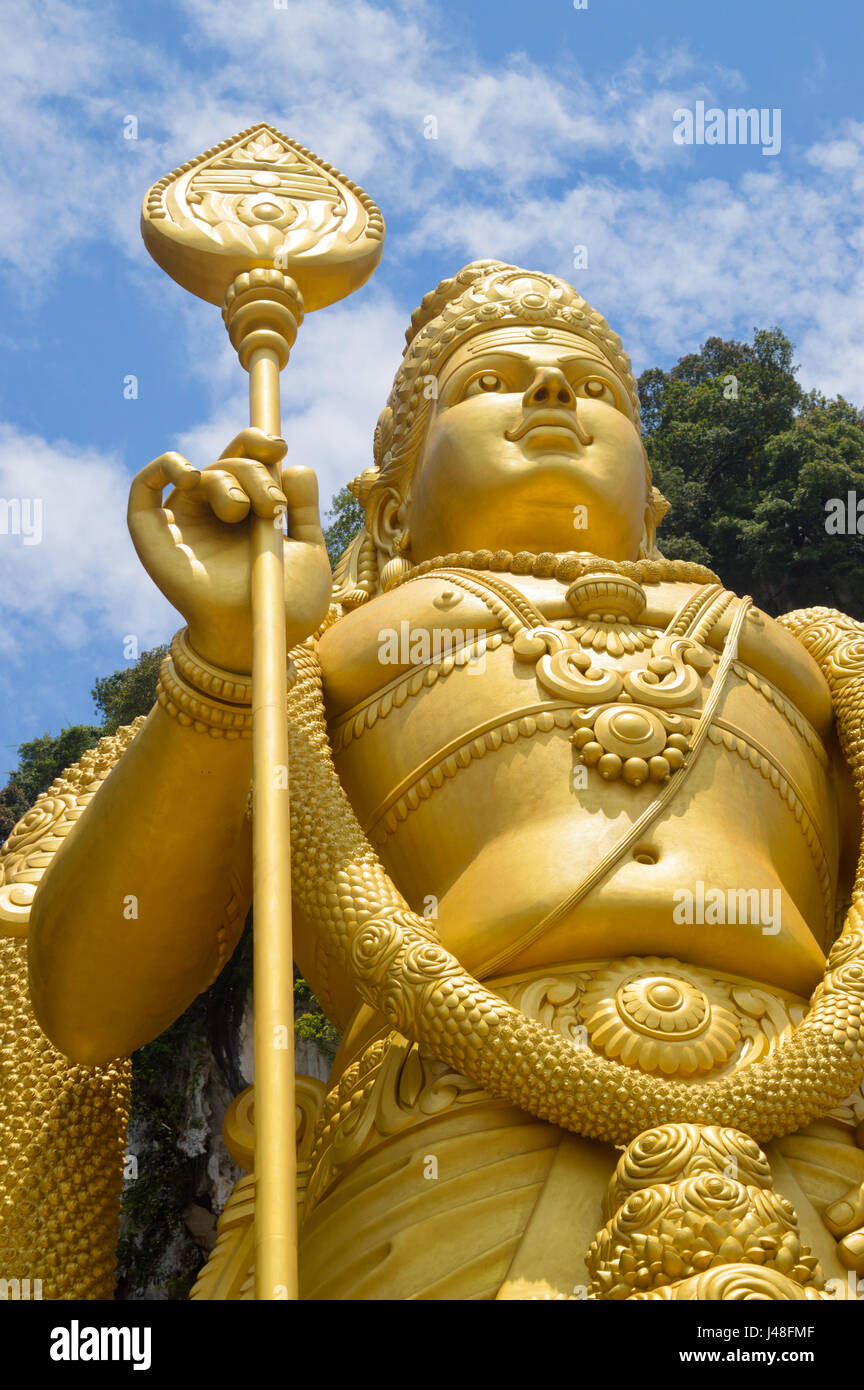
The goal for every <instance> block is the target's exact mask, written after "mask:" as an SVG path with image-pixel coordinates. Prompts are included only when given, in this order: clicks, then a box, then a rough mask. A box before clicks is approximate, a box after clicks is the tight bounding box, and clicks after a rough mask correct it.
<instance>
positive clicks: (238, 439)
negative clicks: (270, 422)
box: [219, 425, 288, 465]
mask: <svg viewBox="0 0 864 1390" xmlns="http://www.w3.org/2000/svg"><path fill="white" fill-rule="evenodd" d="M287 449H288V445H287V444H286V443H285V440H284V439H282V438H281V437H280V436H279V435H278V434H265V433H264V431H263V430H260V429H258V427H257V425H249V426H248V428H247V429H245V430H241V431H240V433H239V434H236V435H235V436H234V438H233V439H232V440H231V443H230V444H229V445H227V447H226V448H225V449H223V450H222V453H221V454H220V455H219V457H220V459H227V458H240V459H253V460H254V461H255V462H256V463H266V464H271V465H272V464H274V463H279V462H280V461H281V460H282V459H283V458H284V457H285V454H286V452H287Z"/></svg>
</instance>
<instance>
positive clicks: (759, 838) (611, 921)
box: [332, 645, 837, 994]
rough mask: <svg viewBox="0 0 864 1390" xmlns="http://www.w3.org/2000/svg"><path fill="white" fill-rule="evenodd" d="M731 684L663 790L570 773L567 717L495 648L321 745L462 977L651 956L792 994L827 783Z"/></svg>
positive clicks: (807, 974)
mask: <svg viewBox="0 0 864 1390" xmlns="http://www.w3.org/2000/svg"><path fill="white" fill-rule="evenodd" d="M736 669H737V672H738V674H731V673H730V677H729V680H728V683H727V687H726V689H725V691H724V694H723V696H722V699H721V702H720V705H719V707H718V710H717V713H716V718H715V723H714V725H713V727H712V731H711V738H710V739H708V740H707V741H706V742H705V743H704V745H703V747H702V750H701V752H700V754H699V756H698V759H697V760H696V762H695V765H694V766H693V768H692V770H691V771H690V772H689V773H687V774H686V777H685V775H684V774H683V773H681V772H676V773H675V774H674V775H673V777H672V779H671V782H669V783H661V784H659V785H658V784H655V783H650V782H648V783H645V784H644V785H642V786H639V787H635V786H630V785H628V784H627V783H625V782H624V781H622V780H617V781H612V782H607V781H604V780H603V778H602V777H601V776H600V775H599V774H598V772H597V770H596V768H590V769H588V770H587V771H586V769H585V768H584V767H582V765H581V764H580V763H579V762H578V752H577V749H576V748H575V747H574V745H573V744H572V743H571V736H572V734H573V732H574V723H578V716H576V715H575V711H574V707H573V705H572V704H569V705H568V704H567V703H566V702H564V701H556V700H554V699H552V698H550V697H549V695H548V694H547V693H545V692H544V691H542V690H540V689H538V686H537V683H536V682H535V680H534V678H533V674H532V673H531V672H530V671H528V670H526V671H525V672H524V675H523V674H522V673H521V672H520V668H519V666H518V664H516V663H514V662H513V659H512V652H511V651H510V649H509V648H508V647H507V646H506V645H503V646H501V647H500V648H498V650H497V651H495V652H494V653H492V654H490V655H489V656H488V657H487V669H486V672H485V673H484V674H478V675H474V676H472V675H471V674H469V673H468V671H467V670H466V669H464V668H461V669H460V668H458V667H457V668H456V669H454V670H453V671H452V672H451V673H449V674H447V675H443V676H439V677H438V678H437V679H436V680H435V681H434V683H432V684H431V685H428V686H427V685H425V684H418V682H417V681H415V682H414V686H415V687H417V688H413V687H411V686H410V685H405V686H404V688H403V689H402V690H399V691H398V692H396V693H395V694H394V692H393V691H391V692H390V694H391V699H390V700H389V701H387V702H386V703H384V704H382V703H381V700H380V698H379V699H378V700H377V702H376V701H373V702H370V704H369V705H367V706H366V707H364V711H362V712H360V714H359V717H358V712H357V711H355V712H354V713H353V715H352V718H351V720H349V721H342V723H341V724H340V725H339V726H336V727H334V729H333V731H332V732H333V742H334V749H335V756H336V765H337V768H338V771H339V774H340V777H341V778H342V780H343V783H344V785H345V787H346V790H347V791H348V794H349V796H350V798H351V800H352V803H353V805H354V807H355V810H356V812H357V814H358V817H359V819H360V821H361V823H362V824H363V825H364V827H365V828H366V830H367V833H368V834H369V836H370V838H371V840H372V842H373V844H375V846H376V848H377V849H378V851H379V853H380V855H381V858H382V860H383V862H384V864H385V866H386V867H387V869H388V870H389V872H390V873H391V874H392V876H393V878H394V880H395V882H396V883H397V885H398V886H399V888H400V890H401V891H402V892H403V893H404V895H405V897H406V898H407V899H408V901H409V902H410V904H411V906H412V907H413V908H414V909H415V910H416V911H418V912H421V913H425V914H426V915H433V914H435V913H436V912H437V925H438V929H439V931H440V933H441V936H442V940H443V941H444V943H445V944H446V945H447V946H448V947H449V948H450V949H451V950H453V951H454V952H455V954H456V955H457V956H458V957H459V958H460V960H462V962H463V963H464V964H465V966H466V967H467V968H469V969H470V970H472V972H474V973H477V974H480V975H481V976H487V977H488V976H490V975H493V974H494V975H496V976H497V975H501V974H502V973H503V972H505V971H510V970H521V969H524V968H528V967H532V966H543V965H546V964H553V963H560V962H573V961H579V960H587V959H596V958H600V957H613V956H623V955H641V956H645V955H662V956H667V957H669V956H671V957H678V958H679V959H682V960H686V961H690V962H693V963H695V964H701V965H705V966H708V967H712V966H713V967H716V968H717V969H720V970H728V971H731V972H739V973H742V974H746V975H747V976H748V977H750V978H755V979H763V980H766V981H769V982H773V983H776V984H778V985H780V986H782V987H784V988H787V989H790V990H794V991H797V992H799V993H801V994H807V993H809V991H810V990H811V989H812V987H813V986H814V985H815V983H816V982H817V980H818V978H819V976H820V974H821V970H822V965H823V954H822V949H821V948H822V946H824V945H825V944H826V941H827V938H828V935H829V932H830V930H831V928H832V927H833V902H834V894H835V889H836V869H837V829H836V813H835V811H834V791H833V785H832V782H831V774H830V769H829V766H828V760H827V758H826V755H825V752H824V749H823V748H822V745H821V743H820V742H819V740H818V739H817V738H816V737H815V735H814V734H813V733H812V730H810V726H809V725H807V724H806V722H805V721H803V720H802V719H801V716H800V715H799V714H798V713H797V711H795V710H793V709H791V708H790V706H789V705H788V703H787V702H784V701H783V700H782V698H781V697H779V695H778V693H777V692H776V691H774V690H773V688H771V687H769V686H767V685H765V684H764V683H762V686H761V688H760V685H759V683H758V682H757V683H756V685H755V686H754V685H753V683H752V682H751V683H748V681H747V678H746V677H747V672H746V671H745V670H744V668H742V667H737V668H736ZM388 705H389V708H388V707H387V706H388ZM373 707H374V708H373ZM370 711H372V712H373V713H374V719H371V720H370V718H369V712H370ZM370 723H371V727H370ZM574 769H577V771H575V774H574ZM676 779H677V780H678V787H677V788H675V792H674V795H672V796H671V799H670V800H669V801H668V803H667V804H666V805H665V807H664V809H663V810H662V811H661V813H660V814H659V816H657V818H656V819H655V820H654V821H653V823H651V824H650V825H649V826H648V827H647V828H646V829H645V831H644V833H641V834H640V835H639V836H638V838H637V839H636V840H635V842H633V843H631V844H629V845H628V846H627V847H626V849H625V850H624V852H623V853H620V854H618V856H617V857H616V858H613V861H612V862H611V864H610V866H609V867H608V870H607V871H606V872H605V873H604V874H603V876H602V877H601V878H600V880H599V881H598V882H596V883H594V884H593V886H592V885H586V880H587V879H588V877H589V875H591V874H592V873H594V872H596V870H597V867H598V865H601V864H602V863H603V862H604V860H605V859H606V857H607V856H608V855H609V854H610V853H612V854H613V855H614V853H615V851H616V849H620V847H621V844H622V841H623V840H624V837H625V836H627V834H628V832H630V831H631V828H632V827H633V825H634V823H635V822H636V821H637V820H638V819H639V817H640V816H641V815H642V814H643V812H645V811H646V810H647V809H648V808H649V807H650V806H652V804H653V803H654V802H655V800H656V798H657V797H658V795H659V794H660V793H661V792H662V790H663V789H664V788H665V787H667V786H671V787H675V782H676ZM568 904H569V905H568ZM562 905H563V908H562ZM547 919H548V920H547Z"/></svg>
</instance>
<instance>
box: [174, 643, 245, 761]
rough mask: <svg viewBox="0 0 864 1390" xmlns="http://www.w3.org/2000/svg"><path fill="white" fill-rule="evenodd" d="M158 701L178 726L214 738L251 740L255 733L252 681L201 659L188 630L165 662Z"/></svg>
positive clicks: (175, 644)
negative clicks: (190, 639)
mask: <svg viewBox="0 0 864 1390" xmlns="http://www.w3.org/2000/svg"><path fill="white" fill-rule="evenodd" d="M156 701H157V703H158V704H159V705H161V707H162V709H164V710H165V712H166V714H170V715H171V717H172V718H174V719H176V720H177V721H178V723H180V724H185V725H188V726H189V727H191V728H193V729H194V730H195V732H196V733H199V734H210V735H211V737H213V738H227V739H235V738H249V736H250V734H251V732H252V708H251V706H252V682H251V680H250V679H249V678H247V677H245V676H242V675H239V674H238V673H237V672H235V671H223V670H222V669H221V668H220V667H218V666H213V665H211V663H210V662H208V661H205V660H204V659H203V657H200V656H198V654H197V652H195V651H193V649H192V647H191V646H190V645H189V639H188V634H187V629H185V628H184V629H182V630H181V631H180V632H178V633H176V634H175V636H174V637H173V639H172V641H171V650H170V652H169V654H168V656H166V658H165V660H164V661H163V662H162V666H161V668H160V671H159V680H158V682H157V685H156Z"/></svg>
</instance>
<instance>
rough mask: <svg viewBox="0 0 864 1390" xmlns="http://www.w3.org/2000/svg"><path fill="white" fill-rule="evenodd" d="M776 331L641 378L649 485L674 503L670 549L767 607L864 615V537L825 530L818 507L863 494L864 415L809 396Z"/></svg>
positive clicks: (667, 525)
mask: <svg viewBox="0 0 864 1390" xmlns="http://www.w3.org/2000/svg"><path fill="white" fill-rule="evenodd" d="M792 359H793V348H792V344H791V343H790V342H789V340H788V339H787V338H786V337H785V335H784V334H783V333H782V332H780V330H779V329H776V328H774V329H771V330H765V329H760V330H757V331H756V332H755V333H754V337H753V342H752V343H739V342H731V341H726V340H724V339H721V338H709V339H708V340H707V342H706V343H705V344H704V346H703V347H702V349H701V350H700V351H699V352H698V353H690V354H688V355H687V356H685V357H682V358H681V360H680V361H679V362H678V363H677V364H676V366H674V367H673V368H671V370H670V371H668V372H664V371H661V370H660V369H659V368H652V369H651V370H650V371H648V372H645V373H643V375H642V377H640V380H639V391H640V396H641V397H642V400H643V407H644V414H643V418H644V422H645V431H646V438H645V445H646V449H647V452H648V457H649V459H650V461H651V466H652V469H653V472H654V481H655V482H656V484H657V486H658V487H659V488H660V490H661V491H662V492H663V493H664V494H665V496H666V497H667V499H668V500H669V502H670V503H671V511H670V513H669V515H668V516H667V517H666V519H665V520H664V522H663V526H662V529H661V531H660V548H661V549H662V550H663V552H664V553H665V554H666V555H669V556H670V557H673V558H674V557H677V558H681V559H688V560H699V561H701V562H702V563H703V564H707V565H710V566H711V568H712V569H715V570H716V571H717V572H718V574H719V575H720V576H721V577H722V579H723V581H724V583H725V584H727V585H728V586H729V587H730V588H732V589H734V590H736V592H738V593H750V594H752V595H753V597H754V598H755V599H756V601H757V603H759V604H761V605H762V606H763V607H764V608H766V609H768V610H769V611H773V612H781V611H785V610H788V609H790V608H798V607H806V606H808V605H812V604H822V603H824V604H828V605H829V606H832V607H838V608H842V609H843V610H844V611H846V612H848V613H850V614H852V616H855V617H861V616H864V595H862V585H861V580H862V578H864V537H861V536H858V535H857V534H856V535H841V536H835V535H829V534H828V532H827V531H826V529H825V520H826V503H827V502H828V501H829V499H830V498H832V497H842V498H844V499H845V497H846V494H847V492H849V491H856V492H857V493H858V495H859V496H861V497H864V412H862V411H860V410H858V409H857V408H856V407H855V406H852V405H850V404H849V403H848V402H847V401H845V400H843V399H842V397H841V398H839V399H837V400H827V399H826V398H825V397H824V396H822V395H821V394H820V393H819V392H810V393H805V392H804V391H803V390H802V388H801V386H800V385H799V383H798V381H797V379H796V370H797V369H796V368H795V367H794V366H793V361H792Z"/></svg>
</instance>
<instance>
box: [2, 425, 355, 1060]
mask: <svg viewBox="0 0 864 1390" xmlns="http://www.w3.org/2000/svg"><path fill="white" fill-rule="evenodd" d="M284 451H285V445H284V441H282V440H279V439H272V438H270V437H269V436H266V435H264V434H263V433H262V432H261V431H259V430H252V429H249V430H244V431H243V432H242V433H241V434H240V435H238V436H237V438H236V439H234V440H232V442H231V444H230V445H229V446H228V448H227V449H226V450H225V452H224V454H223V455H222V457H221V459H220V460H219V461H218V462H217V463H216V464H214V465H213V466H212V467H210V468H207V469H204V470H202V471H200V472H199V470H197V469H195V468H192V467H191V466H190V465H189V464H188V463H187V462H186V460H185V459H183V458H181V457H180V455H178V454H164V455H162V457H161V458H159V459H156V460H155V461H154V462H153V463H151V464H148V466H147V467H146V468H145V469H143V470H142V471H141V473H139V474H138V476H137V477H136V478H135V480H134V482H133V484H132V489H131V492H130V499H129V528H130V531H131V534H132V539H133V541H134V544H135V548H136V550H137V551H138V555H139V557H140V559H141V561H142V563H143V564H144V567H145V569H147V571H148V573H149V574H150V575H151V577H152V578H153V579H154V580H155V582H156V583H157V584H158V586H159V588H160V589H161V590H162V591H163V593H164V594H165V595H166V597H167V598H168V599H169V600H170V601H171V602H172V603H173V604H174V605H175V607H176V608H178V609H179V610H180V612H181V613H182V614H183V615H184V617H185V618H186V620H187V623H188V627H187V629H186V630H185V632H184V633H181V634H178V637H177V638H175V641H174V643H173V644H172V650H171V656H170V657H168V658H166V661H165V663H164V665H163V669H162V674H161V676H160V684H159V695H158V703H157V705H156V706H155V707H154V709H153V710H152V712H151V713H150V715H149V716H148V718H147V720H146V722H145V723H144V725H143V727H142V729H141V730H140V732H139V733H138V734H137V736H136V737H135V739H134V740H133V742H132V744H131V746H130V747H129V749H128V750H127V752H126V753H125V754H124V756H123V758H122V759H121V761H120V762H119V763H118V765H117V766H116V767H115V768H114V770H113V771H112V772H111V774H110V776H109V777H108V778H107V779H106V780H105V782H104V783H103V784H102V785H101V787H100V788H99V790H98V791H97V792H96V795H95V796H94V797H93V799H92V801H91V802H90V804H89V805H88V806H87V807H86V809H85V811H84V813H83V815H82V816H81V818H80V820H78V822H77V823H76V824H75V825H74V828H73V829H72V830H71V832H70V833H69V834H68V835H67V837H66V838H65V840H64V841H63V843H62V846H61V847H60V849H59V850H58V851H57V853H56V855H55V857H54V859H53V861H52V863H51V864H50V867H49V868H48V869H47V871H46V873H45V876H44V878H43V879H42V881H41V883H40V885H39V888H38V890H37V893H36V897H35V900H34V902H33V906H32V909H31V919H30V935H29V958H30V987H31V994H32V999H33V1005H34V1009H35V1011H36V1015H37V1017H38V1019H39V1022H40V1024H41V1025H42V1027H43V1028H44V1030H45V1032H46V1033H47V1034H48V1036H49V1037H50V1038H51V1040H52V1041H53V1042H54V1043H55V1044H56V1046H57V1047H59V1048H60V1049H61V1050H62V1051H63V1052H65V1053H66V1054H67V1056H69V1057H71V1058H73V1059H74V1060H76V1061H82V1062H90V1063H94V1062H102V1061H105V1060H108V1059H109V1058H113V1057H117V1056H123V1055H126V1054H128V1053H129V1052H131V1051H133V1050H134V1049H135V1048H136V1047H139V1046H140V1045H141V1044H142V1043H144V1042H146V1041H148V1040H149V1039H151V1038H153V1037H156V1036H157V1035H158V1034H159V1033H160V1032H162V1031H163V1030H164V1029H165V1028H166V1027H167V1026H168V1025H169V1024H170V1023H171V1022H172V1021H173V1020H174V1019H175V1018H176V1017H177V1016H178V1015H179V1014H180V1013H181V1012H182V1011H183V1009H184V1008H186V1007H187V1005H188V1004H189V1003H190V1002H191V1001H192V999H194V997H195V996H196V994H198V993H199V992H200V991H201V990H202V989H204V988H206V986H207V985H208V984H209V983H210V981H211V980H212V979H213V978H214V977H215V975H216V974H217V973H218V971H219V970H220V969H221V966H222V965H223V964H224V962H225V960H227V958H228V956H229V955H230V953H231V951H232V950H233V948H234V946H235V944H236V941H237V938H238V936H239V933H240V930H241V928H242V924H243V918H244V916H245V913H246V908H247V906H248V897H249V862H250V853H251V851H250V837H249V823H248V819H247V814H246V806H247V799H248V792H249V785H250V778H251V741H250V738H249V729H250V726H251V711H250V698H251V685H250V676H249V672H250V671H251V640H252V639H251V620H250V613H249V573H250V553H249V536H248V531H249V526H248V518H249V516H250V513H252V512H254V513H255V514H257V515H259V516H266V517H272V518H273V520H274V525H279V526H281V525H282V524H283V518H284V517H285V516H286V513H287V517H288V521H289V527H288V529H289V534H288V537H287V538H286V542H285V574H286V642H287V643H288V644H289V645H291V646H293V645H295V644H296V643H298V642H301V641H303V639H304V638H305V637H306V636H308V634H309V633H310V632H312V631H314V629H315V628H316V627H317V626H318V625H319V624H320V622H321V621H322V620H323V618H324V616H325V614H326V611H327V606H328V602H329V597H330V582H331V581H330V567H329V563H328V561H327V555H326V551H325V549H324V543H323V537H322V534H321V526H320V520H319V517H318V505H317V487H316V483H315V478H314V475H313V474H312V473H311V471H310V470H308V469H301V468H292V469H286V470H284V471H283V473H282V490H279V489H277V488H275V487H274V486H273V484H272V483H271V480H270V477H269V475H268V473H267V471H266V469H265V468H264V467H263V466H262V465H263V464H264V463H265V462H272V461H276V460H278V459H280V458H281V457H282V456H283V454H284ZM166 486H171V487H172V488H173V490H172V491H171V493H170V494H169V495H168V496H167V497H166V498H165V501H164V503H163V501H162V493H163V491H164V489H165V487H166Z"/></svg>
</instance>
